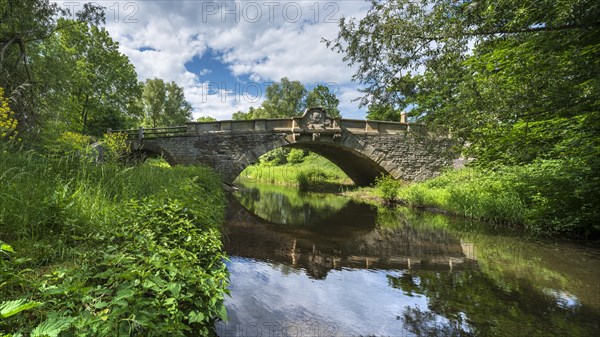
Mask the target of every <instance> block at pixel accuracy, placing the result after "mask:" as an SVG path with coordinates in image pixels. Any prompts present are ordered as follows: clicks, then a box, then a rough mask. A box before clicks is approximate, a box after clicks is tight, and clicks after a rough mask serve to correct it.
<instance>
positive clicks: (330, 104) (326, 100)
mask: <svg viewBox="0 0 600 337" xmlns="http://www.w3.org/2000/svg"><path fill="white" fill-rule="evenodd" d="M339 105H340V100H339V99H338V98H337V97H336V96H335V94H334V93H332V92H330V91H329V88H328V87H326V86H324V85H321V84H319V85H317V86H316V87H314V88H313V90H312V91H310V92H309V93H308V95H307V96H306V107H307V108H314V107H322V108H324V109H325V111H326V112H327V114H328V115H329V116H331V117H334V118H337V117H341V114H340V109H339V108H338V106H339Z"/></svg>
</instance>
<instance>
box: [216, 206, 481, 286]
mask: <svg viewBox="0 0 600 337" xmlns="http://www.w3.org/2000/svg"><path fill="white" fill-rule="evenodd" d="M347 207H353V208H364V209H355V210H353V211H348V210H345V211H341V212H339V213H337V214H336V215H333V217H330V218H329V219H325V220H323V221H322V223H321V224H315V225H313V226H310V227H290V226H284V225H280V224H274V223H269V222H268V221H265V220H264V219H261V218H259V217H257V216H255V215H253V214H251V213H250V212H248V211H247V210H246V209H245V208H244V207H243V206H241V205H240V204H239V203H238V202H237V201H235V200H232V201H231V202H230V212H229V217H230V219H229V221H228V227H227V231H226V233H225V234H226V235H225V248H226V250H227V252H228V254H229V255H232V256H240V257H244V258H250V259H256V260H261V261H267V262H271V263H280V264H283V265H285V266H288V267H292V268H295V269H304V270H305V271H306V273H307V274H308V275H309V276H311V277H313V278H316V279H322V278H325V277H326V276H327V274H328V272H329V271H330V270H336V269H337V270H339V269H342V268H361V269H364V268H367V269H400V270H406V269H411V270H440V271H443V270H448V271H452V270H460V269H462V268H464V267H465V266H466V265H471V264H470V263H469V262H472V260H471V259H469V257H470V254H469V252H465V251H464V250H463V248H464V247H463V245H461V242H460V240H458V239H456V238H454V237H451V236H450V235H448V234H447V233H446V232H444V231H436V230H434V229H431V230H423V229H422V228H421V229H419V230H416V229H414V228H411V227H410V226H399V227H397V228H393V229H381V228H376V226H375V218H376V212H375V211H374V210H373V209H370V207H369V206H367V205H359V204H354V203H350V204H349V205H347V206H345V207H344V208H347ZM347 216H350V217H351V219H345V218H343V217H347ZM340 217H342V218H340ZM333 220H335V221H333Z"/></svg>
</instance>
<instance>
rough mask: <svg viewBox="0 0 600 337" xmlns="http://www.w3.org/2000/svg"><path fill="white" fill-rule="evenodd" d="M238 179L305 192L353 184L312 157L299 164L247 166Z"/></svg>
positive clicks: (327, 163) (331, 166)
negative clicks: (298, 189) (303, 190)
mask: <svg viewBox="0 0 600 337" xmlns="http://www.w3.org/2000/svg"><path fill="white" fill-rule="evenodd" d="M238 179H240V180H241V181H250V182H264V183H269V184H276V185H285V186H295V187H303V188H305V189H309V190H339V189H340V187H341V186H350V185H352V184H353V183H352V180H350V178H348V176H347V175H346V174H345V173H344V172H343V171H342V170H341V169H340V168H339V167H337V166H336V165H335V164H333V163H332V162H330V161H329V160H327V159H326V158H324V157H322V156H319V155H317V154H315V153H310V154H309V155H307V156H306V157H304V158H303V160H302V161H301V162H300V163H294V164H291V163H286V164H283V165H272V164H270V163H258V164H255V165H251V166H248V167H247V168H246V169H245V170H244V171H243V172H242V173H241V174H240V176H239V178H238Z"/></svg>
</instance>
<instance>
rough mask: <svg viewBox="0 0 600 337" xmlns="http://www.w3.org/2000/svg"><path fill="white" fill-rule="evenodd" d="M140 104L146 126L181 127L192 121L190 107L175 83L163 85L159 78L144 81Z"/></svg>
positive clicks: (181, 89) (163, 82)
mask: <svg viewBox="0 0 600 337" xmlns="http://www.w3.org/2000/svg"><path fill="white" fill-rule="evenodd" d="M142 102H143V105H144V110H145V118H144V124H145V125H147V126H150V127H153V128H156V127H163V126H165V127H166V126H176V125H183V124H185V123H186V122H188V121H190V120H191V119H192V106H191V104H190V103H189V102H188V101H186V100H185V96H184V94H183V88H181V87H180V86H178V85H177V84H176V83H175V82H170V83H169V82H166V83H165V81H164V80H162V79H160V78H154V79H148V80H146V83H145V84H144V91H143V93H142Z"/></svg>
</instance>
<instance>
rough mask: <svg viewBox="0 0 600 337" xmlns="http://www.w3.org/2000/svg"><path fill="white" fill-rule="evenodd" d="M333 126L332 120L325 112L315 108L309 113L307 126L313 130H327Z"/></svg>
mask: <svg viewBox="0 0 600 337" xmlns="http://www.w3.org/2000/svg"><path fill="white" fill-rule="evenodd" d="M332 124H333V122H332V120H331V118H329V117H328V116H327V114H326V113H325V110H323V109H321V108H314V109H310V110H309V111H308V123H307V126H308V127H309V128H311V129H326V128H328V127H331V126H332Z"/></svg>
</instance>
